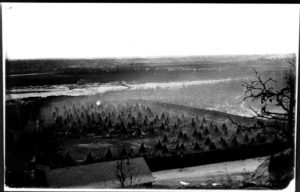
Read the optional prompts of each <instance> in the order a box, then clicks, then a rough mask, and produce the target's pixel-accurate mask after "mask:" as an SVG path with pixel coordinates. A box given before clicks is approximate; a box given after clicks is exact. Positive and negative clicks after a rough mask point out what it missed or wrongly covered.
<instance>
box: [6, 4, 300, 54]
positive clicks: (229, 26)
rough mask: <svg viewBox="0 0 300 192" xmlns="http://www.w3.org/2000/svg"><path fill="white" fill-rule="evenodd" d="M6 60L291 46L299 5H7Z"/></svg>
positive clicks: (287, 49) (290, 48)
mask: <svg viewBox="0 0 300 192" xmlns="http://www.w3.org/2000/svg"><path fill="white" fill-rule="evenodd" d="M3 30H4V34H3V35H4V46H5V47H4V51H6V52H5V55H6V56H7V57H8V58H9V59H24V58H91V57H135V56H139V57H144V56H183V55H217V54H261V53H262V54H264V53H295V52H297V51H298V43H299V40H298V38H299V6H298V5H221V4H219V5H216V4H213V5H207V4H45V3H43V4H5V5H4V7H3Z"/></svg>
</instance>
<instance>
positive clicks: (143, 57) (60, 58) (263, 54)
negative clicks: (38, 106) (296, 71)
mask: <svg viewBox="0 0 300 192" xmlns="http://www.w3.org/2000/svg"><path fill="white" fill-rule="evenodd" d="M273 55H274V56H275V55H276V56H283V55H284V56H288V55H296V53H253V54H205V55H162V56H119V57H118V56H116V57H113V56H110V57H74V58H71V57H53V58H49V57H45V58H17V59H16V58H5V60H6V61H24V60H97V59H147V58H149V59H159V58H187V57H218V56H219V57H220V56H221V57H222V56H223V57H224V56H228V57H230V56H273Z"/></svg>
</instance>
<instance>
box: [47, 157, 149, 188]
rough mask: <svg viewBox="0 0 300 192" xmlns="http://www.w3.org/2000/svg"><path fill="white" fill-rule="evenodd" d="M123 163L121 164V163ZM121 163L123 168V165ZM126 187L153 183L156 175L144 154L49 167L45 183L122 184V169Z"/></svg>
mask: <svg viewBox="0 0 300 192" xmlns="http://www.w3.org/2000/svg"><path fill="white" fill-rule="evenodd" d="M120 163H122V165H121V166H120ZM120 167H122V168H120ZM121 169H122V173H123V174H124V175H125V177H123V178H125V181H124V186H125V187H143V188H145V187H150V186H152V182H154V177H153V175H152V173H151V171H150V169H149V167H148V165H147V164H146V162H145V160H144V158H143V157H139V158H130V159H124V160H122V161H121V160H115V161H106V162H100V163H93V164H88V165H78V166H72V167H65V168H58V169H48V170H46V171H45V180H46V186H47V187H50V188H120V187H121V182H120V170H121Z"/></svg>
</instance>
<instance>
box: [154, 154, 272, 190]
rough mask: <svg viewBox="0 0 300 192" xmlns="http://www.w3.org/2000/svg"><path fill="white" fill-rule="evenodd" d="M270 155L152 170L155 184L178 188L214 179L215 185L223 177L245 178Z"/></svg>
mask: <svg viewBox="0 0 300 192" xmlns="http://www.w3.org/2000/svg"><path fill="white" fill-rule="evenodd" d="M267 158H268V157H258V158H252V159H246V160H238V161H230V162H222V163H214V164H209V165H201V166H194V167H186V168H182V169H171V170H164V171H157V172H152V174H153V176H154V177H155V182H154V183H153V185H154V186H155V185H156V186H165V187H166V188H178V187H181V186H201V185H202V186H204V187H205V185H207V184H208V181H209V180H212V183H213V185H215V186H217V185H222V181H221V180H222V179H224V178H225V179H226V177H231V178H232V177H235V178H234V179H236V180H243V179H244V178H243V174H245V173H253V172H254V171H255V170H256V169H257V168H258V167H259V165H261V164H262V163H263V162H264V161H265V160H266V159H267Z"/></svg>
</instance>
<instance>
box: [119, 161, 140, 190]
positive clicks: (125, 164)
mask: <svg viewBox="0 0 300 192" xmlns="http://www.w3.org/2000/svg"><path fill="white" fill-rule="evenodd" d="M116 175H117V178H118V181H119V182H120V184H121V187H122V188H124V187H131V186H133V185H137V184H138V183H139V182H140V180H141V177H140V176H139V170H138V168H137V167H136V166H135V165H134V164H133V163H132V162H131V160H130V158H129V157H126V158H121V159H119V160H118V161H117V163H116Z"/></svg>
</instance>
